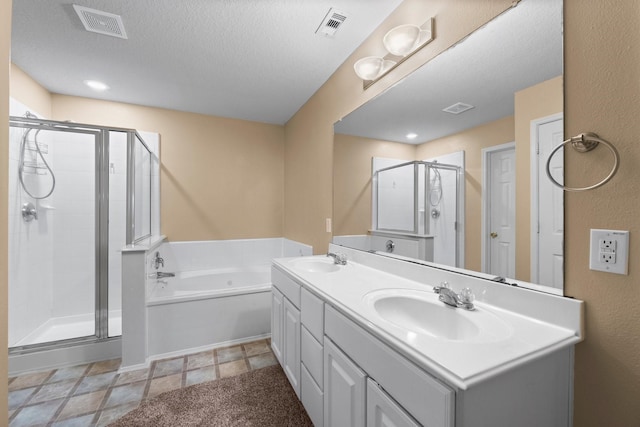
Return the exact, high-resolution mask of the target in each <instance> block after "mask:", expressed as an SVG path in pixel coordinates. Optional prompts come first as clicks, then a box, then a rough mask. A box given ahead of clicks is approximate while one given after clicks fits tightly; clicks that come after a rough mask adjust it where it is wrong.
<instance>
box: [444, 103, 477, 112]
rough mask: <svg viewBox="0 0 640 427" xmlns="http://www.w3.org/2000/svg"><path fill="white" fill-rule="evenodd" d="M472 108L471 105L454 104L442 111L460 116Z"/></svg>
mask: <svg viewBox="0 0 640 427" xmlns="http://www.w3.org/2000/svg"><path fill="white" fill-rule="evenodd" d="M472 108H473V105H469V104H465V103H464V102H456V103H455V104H453V105H449V106H448V107H447V108H444V109H443V110H442V111H444V112H446V113H451V114H460V113H464V112H465V111H467V110H470V109H472Z"/></svg>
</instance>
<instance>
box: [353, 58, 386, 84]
mask: <svg viewBox="0 0 640 427" xmlns="http://www.w3.org/2000/svg"><path fill="white" fill-rule="evenodd" d="M394 65H396V62H395V61H391V60H389V59H384V58H381V57H379V56H367V57H366V58H362V59H360V60H358V61H357V62H356V63H355V64H354V65H353V69H354V70H355V72H356V74H357V75H358V77H360V78H361V79H362V80H375V79H377V78H378V76H380V75H382V74H384V73H386V72H387V71H389V70H390V69H391V68H392V67H393V66H394Z"/></svg>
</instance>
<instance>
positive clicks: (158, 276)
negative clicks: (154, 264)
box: [149, 271, 176, 279]
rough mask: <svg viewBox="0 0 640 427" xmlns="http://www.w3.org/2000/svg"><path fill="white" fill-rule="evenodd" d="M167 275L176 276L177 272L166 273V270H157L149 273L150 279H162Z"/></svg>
mask: <svg viewBox="0 0 640 427" xmlns="http://www.w3.org/2000/svg"><path fill="white" fill-rule="evenodd" d="M165 277H176V273H166V272H164V271H156V272H154V273H151V274H149V279H162V278H165Z"/></svg>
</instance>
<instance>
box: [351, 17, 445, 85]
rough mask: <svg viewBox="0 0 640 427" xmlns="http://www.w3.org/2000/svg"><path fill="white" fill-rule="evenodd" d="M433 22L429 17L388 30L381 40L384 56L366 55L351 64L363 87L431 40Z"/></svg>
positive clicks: (373, 81)
mask: <svg viewBox="0 0 640 427" xmlns="http://www.w3.org/2000/svg"><path fill="white" fill-rule="evenodd" d="M433 23H434V18H429V19H428V20H427V22H425V23H424V24H423V25H422V26H418V25H413V24H405V25H399V26H397V27H395V28H392V29H391V30H389V31H388V32H387V34H385V36H384V38H383V40H382V44H383V45H384V47H385V49H386V50H387V52H388V54H387V55H385V56H384V57H379V56H367V57H365V58H362V59H360V60H358V61H357V62H356V63H355V64H354V66H353V68H354V70H355V72H356V74H357V75H358V77H360V78H361V79H362V80H363V81H364V89H367V88H368V87H369V86H371V85H372V84H373V83H375V82H376V81H377V80H378V79H380V78H381V77H382V76H384V75H385V74H387V73H388V72H389V71H391V70H393V69H394V68H396V67H397V66H398V65H400V64H401V63H402V62H404V61H405V60H406V59H407V58H409V57H410V56H411V55H413V54H414V53H416V52H417V51H418V50H420V49H421V48H422V47H424V46H426V45H427V44H429V43H430V42H431V41H433V39H434V36H433Z"/></svg>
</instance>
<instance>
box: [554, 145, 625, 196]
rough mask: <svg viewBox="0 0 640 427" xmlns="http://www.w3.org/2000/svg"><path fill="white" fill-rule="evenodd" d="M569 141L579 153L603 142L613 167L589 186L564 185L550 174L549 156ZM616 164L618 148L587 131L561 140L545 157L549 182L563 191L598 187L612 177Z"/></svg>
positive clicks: (616, 168) (618, 156) (617, 162)
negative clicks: (610, 155) (600, 179)
mask: <svg viewBox="0 0 640 427" xmlns="http://www.w3.org/2000/svg"><path fill="white" fill-rule="evenodd" d="M569 143H571V146H572V147H573V149H574V150H576V151H578V152H579V153H586V152H588V151H591V150H593V149H594V148H596V147H597V146H598V144H600V143H602V144H604V145H605V146H606V147H607V148H608V149H609V150H610V151H611V153H612V154H613V158H614V163H613V169H611V172H609V175H607V176H606V177H605V178H604V179H603V180H602V181H600V182H598V183H597V184H593V185H590V186H589V187H565V186H564V185H562V184H560V183H559V182H558V181H556V180H555V179H554V178H553V176H551V171H550V169H549V168H550V166H551V158H552V157H553V155H554V154H556V152H557V151H558V150H559V149H561V148H562V147H564V146H565V145H567V144H569ZM618 166H620V155H619V154H618V150H616V148H615V147H614V146H613V145H612V144H611V143H610V142H607V141H605V140H604V139H601V138H600V137H599V136H598V135H596V134H595V133H591V132H588V133H581V134H580V135H578V136H574V137H573V138H569V139H567V140H566V141H564V142H562V143H561V144H558V146H557V147H556V148H554V149H553V150H552V151H551V154H549V158H548V159H547V168H546V169H547V176H548V177H549V179H550V180H551V182H552V183H553V184H554V185H555V186H557V187H560V188H562V189H563V190H564V191H587V190H593V189H594V188H598V187H600V186H602V185H604V184H606V183H607V182H609V181H610V180H611V178H613V176H614V175H615V174H616V172H617V171H618Z"/></svg>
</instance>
